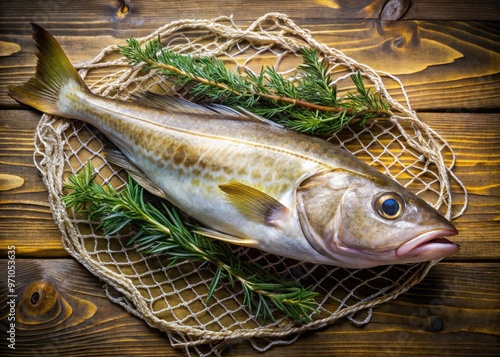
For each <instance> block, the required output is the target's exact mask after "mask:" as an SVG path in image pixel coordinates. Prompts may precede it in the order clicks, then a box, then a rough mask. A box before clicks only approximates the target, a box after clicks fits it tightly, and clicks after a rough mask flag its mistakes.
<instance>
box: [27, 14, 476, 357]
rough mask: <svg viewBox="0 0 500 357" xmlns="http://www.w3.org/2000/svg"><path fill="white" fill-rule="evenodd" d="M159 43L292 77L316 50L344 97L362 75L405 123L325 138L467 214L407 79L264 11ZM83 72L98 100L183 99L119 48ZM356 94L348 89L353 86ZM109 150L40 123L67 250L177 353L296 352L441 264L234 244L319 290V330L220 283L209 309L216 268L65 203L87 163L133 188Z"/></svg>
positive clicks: (359, 318)
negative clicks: (103, 224) (169, 262)
mask: <svg viewBox="0 0 500 357" xmlns="http://www.w3.org/2000/svg"><path fill="white" fill-rule="evenodd" d="M157 38H159V39H161V41H162V44H163V45H164V46H168V48H169V49H170V50H172V51H175V52H178V53H186V54H189V55H191V56H195V57H196V56H209V57H215V58H219V59H222V60H224V61H225V63H226V64H227V65H228V66H230V67H231V68H234V70H235V71H242V70H253V71H258V70H259V69H260V68H261V66H262V63H263V62H265V63H267V64H269V63H272V64H273V65H274V66H275V67H276V68H277V69H278V70H279V71H280V72H281V73H283V74H284V75H290V76H293V75H294V74H296V73H297V71H296V67H297V65H298V64H299V62H300V57H299V56H298V54H297V53H298V51H299V49H300V48H303V47H309V48H313V49H316V51H318V53H319V54H320V56H321V57H323V58H326V59H328V61H329V62H330V63H331V65H332V70H331V76H332V78H333V79H334V82H335V84H337V85H338V88H347V90H348V89H349V88H348V84H347V82H348V79H349V75H350V74H352V73H354V72H356V71H360V72H361V74H362V76H363V77H364V79H365V80H366V81H367V83H368V84H371V86H372V87H373V89H374V91H376V92H378V93H379V94H380V95H381V96H382V97H383V98H385V100H386V101H387V102H388V103H389V105H390V109H391V111H392V112H394V113H397V114H394V115H393V116H392V117H390V118H388V119H379V120H373V121H370V122H368V123H367V124H366V125H365V126H358V125H353V126H349V127H348V128H346V129H343V130H341V131H339V132H338V133H336V134H335V135H333V136H332V137H330V138H329V139H328V140H330V141H331V142H332V143H334V144H336V145H339V146H340V147H343V148H345V149H346V150H349V151H351V152H352V153H354V154H355V155H357V156H358V157H359V158H360V159H362V160H364V161H365V162H366V163H368V164H370V165H373V166H374V167H376V168H377V169H379V170H381V171H382V172H384V173H385V174H386V175H388V176H390V177H392V178H394V179H395V180H398V181H399V182H400V183H402V184H403V185H405V186H406V187H408V188H409V189H410V190H412V191H414V192H415V193H417V194H418V195H419V196H421V197H423V198H424V199H425V200H427V201H428V202H429V203H431V204H432V205H434V207H436V208H437V209H439V210H440V211H441V212H442V213H443V215H445V216H446V217H447V218H453V216H458V215H460V214H461V213H462V212H463V210H464V209H465V205H466V191H465V188H464V186H463V185H462V183H461V182H460V181H459V180H458V179H457V178H456V177H455V175H454V174H453V172H452V171H451V170H452V168H453V166H454V163H455V158H454V154H453V151H452V150H451V148H450V146H449V145H448V144H447V143H446V141H445V140H443V138H442V137H441V136H439V134H437V133H436V132H435V131H434V130H432V129H431V128H430V127H429V126H427V125H426V124H424V123H423V122H421V121H420V120H419V119H418V117H417V116H416V113H415V112H414V111H413V110H412V109H411V107H410V103H409V101H408V98H407V96H406V93H405V91H404V88H403V86H402V84H401V82H400V81H399V80H398V79H397V78H395V77H394V76H392V75H390V74H388V73H382V72H380V71H375V70H373V69H371V68H370V67H368V66H366V65H363V64H361V63H358V62H356V61H355V60H353V59H352V58H349V57H347V56H345V55H344V54H343V53H342V52H340V51H337V50H335V49H334V48H330V47H328V46H326V45H325V44H322V43H320V42H318V41H317V40H315V38H314V37H313V36H312V35H311V33H310V32H309V31H307V30H305V29H302V28H300V27H299V26H297V25H296V24H295V23H294V22H293V21H291V20H290V19H289V18H288V17H287V16H285V15H283V14H277V13H271V14H267V15H265V16H263V17H262V18H259V19H258V20H256V21H255V22H254V23H252V24H251V25H250V26H249V27H247V28H244V29H242V28H240V27H238V26H237V25H236V24H235V22H234V21H233V19H232V18H228V17H220V18H216V19H213V20H182V21H176V22H172V23H169V24H167V25H165V26H163V27H161V28H159V29H158V30H156V31H155V32H153V33H151V34H150V35H149V36H147V37H145V38H142V39H139V42H140V43H145V42H147V41H150V40H152V39H157ZM264 59H265V60H264ZM76 68H77V69H78V70H79V71H80V75H81V76H82V77H83V78H84V79H85V80H86V82H87V83H88V84H89V85H90V88H91V90H92V91H93V92H94V93H97V94H100V95H102V96H108V97H111V98H117V99H123V100H126V99H128V98H129V97H130V96H131V95H132V94H134V93H137V92H141V91H145V90H147V89H149V88H151V87H152V86H154V87H155V88H156V90H158V89H160V90H164V91H165V92H169V94H172V91H175V90H176V88H173V87H172V86H170V85H168V83H166V82H165V78H161V77H159V76H158V74H156V73H154V72H144V71H142V68H143V64H139V65H137V66H134V67H131V66H130V65H129V63H128V61H127V60H126V59H125V58H124V57H122V56H121V54H120V51H119V48H118V47H117V46H110V47H107V48H105V49H103V50H102V52H101V53H100V54H99V55H98V56H97V57H96V58H95V59H93V60H92V61H88V62H85V63H81V64H79V65H77V66H76ZM388 83H390V86H389V85H388ZM350 85H351V89H352V82H350ZM387 88H390V90H388V89H387ZM177 94H181V95H182V94H183V93H177ZM341 94H342V93H339V95H341ZM105 142H106V139H105V138H103V137H102V135H101V134H100V133H99V132H98V131H97V130H96V129H94V128H92V127H91V126H89V125H86V124H84V123H81V122H78V121H71V120H66V119H61V118H55V117H52V116H48V115H43V117H42V119H41V121H40V123H39V125H38V128H37V133H36V139H35V163H36V165H37V167H38V169H39V170H40V171H41V173H42V174H43V180H44V182H45V184H46V186H47V188H48V191H49V199H50V204H51V208H52V212H53V215H54V218H55V221H56V223H57V225H58V226H59V228H60V230H61V233H62V240H63V244H64V247H65V248H66V250H67V251H68V252H69V253H70V254H71V255H72V256H73V257H75V258H76V259H77V260H78V261H79V262H80V263H82V264H83V265H84V266H85V267H86V268H87V269H88V270H89V271H90V272H91V273H92V274H94V275H95V276H97V277H99V278H100V279H101V280H102V281H103V282H104V283H105V284H104V288H105V289H106V293H107V295H108V297H109V298H110V299H111V300H112V301H113V302H115V303H118V304H120V305H122V306H123V307H124V308H125V309H127V310H128V311H129V312H131V313H132V314H134V315H136V316H138V317H140V318H142V319H143V320H145V321H146V322H147V323H148V324H149V325H150V326H153V327H155V328H158V329H160V330H162V331H164V332H165V333H166V335H167V336H168V338H169V339H170V343H171V345H173V346H174V347H177V348H184V349H185V351H186V353H187V354H189V355H191V354H198V355H200V356H204V355H212V354H216V355H219V354H220V353H221V351H222V350H223V349H224V348H225V347H227V346H228V345H230V344H232V343H236V342H238V341H242V340H249V341H250V343H251V344H252V346H253V347H254V348H255V349H256V350H259V351H265V350H267V349H268V348H270V347H271V346H273V345H278V344H288V343H292V342H293V341H295V340H296V339H297V338H298V336H300V334H301V333H302V332H305V331H307V330H311V329H317V328H320V327H323V326H325V325H327V324H331V323H333V322H335V321H336V320H338V319H339V318H341V317H347V318H349V319H350V320H351V322H353V323H355V324H358V325H359V324H365V323H367V322H368V321H369V320H370V317H371V309H372V308H373V307H374V306H376V305H378V304H381V303H383V302H386V301H388V300H391V299H394V298H395V297H397V296H398V295H399V294H401V293H403V292H405V291H407V290H408V289H409V288H410V287H412V286H413V285H414V284H416V283H418V282H419V281H421V280H422V279H423V278H424V277H425V275H426V274H427V273H428V271H429V269H430V268H431V267H432V266H433V265H434V264H435V263H436V262H427V263H420V264H409V265H396V266H382V267H377V268H372V269H359V270H352V269H350V270H349V269H344V268H338V267H332V266H321V265H314V264H309V263H302V262H297V261H293V260H290V259H285V258H281V257H276V256H272V255H269V254H265V253H261V252H259V253H258V256H257V258H256V257H255V254H256V252H255V251H252V250H250V249H248V248H241V247H234V248H233V249H234V251H235V254H241V257H242V259H248V260H256V261H258V262H259V263H260V264H261V265H263V266H265V268H266V269H267V270H268V271H270V272H272V273H273V274H276V275H280V276H283V277H286V278H287V279H293V280H296V281H298V282H299V283H302V284H305V285H307V286H310V285H311V286H313V289H314V291H316V292H318V293H319V296H318V297H317V299H316V300H317V302H318V303H319V309H318V311H317V313H314V314H312V316H311V317H312V321H311V322H310V323H306V324H303V325H297V324H295V323H294V322H293V321H290V320H288V319H287V318H286V317H284V316H280V315H279V314H278V313H277V314H276V320H275V321H267V322H265V323H262V322H261V321H258V320H256V319H255V317H254V316H253V315H252V314H250V313H249V312H248V311H247V310H246V309H245V307H244V306H243V303H242V299H243V294H242V292H241V291H237V290H235V289H234V288H232V287H231V286H230V284H229V283H228V284H226V285H224V284H220V286H218V287H217V289H216V290H215V292H214V294H213V298H212V299H211V300H210V301H209V302H208V303H207V302H206V297H207V294H208V290H209V286H210V282H211V278H212V277H213V274H214V271H213V270H212V269H211V267H210V266H208V265H205V266H200V265H199V264H194V263H190V262H182V263H178V264H175V265H173V266H170V267H168V268H166V263H165V261H166V260H165V256H164V255H162V254H160V255H154V256H151V255H143V254H141V253H139V252H138V251H137V249H136V248H134V247H133V246H127V245H126V243H127V241H128V240H129V239H130V237H131V236H132V234H133V232H131V233H130V234H115V235H112V236H103V233H102V232H101V231H99V230H97V229H96V227H97V222H89V221H87V220H84V219H82V217H81V216H79V215H77V214H75V213H74V212H73V211H72V210H67V209H66V207H65V206H64V204H63V203H62V201H61V197H62V195H63V194H64V193H65V189H64V182H65V181H66V179H67V177H68V176H69V175H71V174H76V173H78V172H79V171H80V170H81V169H82V168H83V167H84V166H85V165H86V164H87V162H88V160H91V161H92V163H93V166H94V168H95V171H96V174H97V180H99V181H100V182H102V183H109V184H111V185H113V186H114V187H115V188H117V189H120V188H121V187H123V186H124V185H125V184H126V175H125V173H124V172H123V171H121V170H119V169H118V168H116V167H114V166H112V165H111V164H109V163H108V162H107V161H106V159H105V158H104V156H103V154H102V152H103V146H104V145H105ZM452 190H453V191H454V192H459V193H460V194H462V195H463V196H464V197H465V199H464V202H465V204H464V205H463V207H461V208H460V211H459V212H453V211H452V208H453V207H452V198H453V197H452Z"/></svg>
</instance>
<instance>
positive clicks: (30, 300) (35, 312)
mask: <svg viewBox="0 0 500 357" xmlns="http://www.w3.org/2000/svg"><path fill="white" fill-rule="evenodd" d="M62 310H63V304H61V296H60V295H59V293H58V292H57V290H56V289H55V287H54V286H53V285H52V284H51V283H49V282H47V281H44V280H41V281H36V282H34V283H31V284H30V285H28V286H27V287H26V288H25V289H24V291H23V293H22V295H21V299H20V301H19V305H18V312H19V315H18V319H19V321H20V322H22V323H26V324H33V323H43V322H44V321H51V320H53V319H54V318H56V317H58V316H60V315H61V313H62Z"/></svg>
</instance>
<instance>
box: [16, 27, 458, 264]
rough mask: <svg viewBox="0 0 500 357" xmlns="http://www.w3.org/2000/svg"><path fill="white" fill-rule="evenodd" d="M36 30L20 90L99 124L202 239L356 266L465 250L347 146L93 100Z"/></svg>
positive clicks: (220, 109)
mask: <svg viewBox="0 0 500 357" xmlns="http://www.w3.org/2000/svg"><path fill="white" fill-rule="evenodd" d="M32 28H33V39H34V42H35V44H36V48H37V51H36V52H37V53H36V55H37V58H38V59H37V65H36V73H35V76H34V77H32V78H31V79H29V80H28V81H27V82H26V83H24V84H23V85H20V86H11V87H9V95H10V96H11V97H12V98H14V99H15V100H17V101H19V102H21V103H24V104H26V105H29V106H31V107H33V108H35V109H38V110H40V111H42V112H45V113H48V114H51V115H55V116H58V117H64V118H68V119H75V120H81V121H84V122H86V123H88V124H90V125H92V126H94V127H96V128H97V129H98V130H100V131H101V132H102V133H103V134H104V135H105V136H106V137H107V138H108V139H109V140H110V141H111V142H113V143H114V145H116V147H117V148H118V150H108V152H107V153H106V158H107V160H108V161H109V162H112V163H114V164H116V165H118V166H119V167H122V168H124V169H126V170H127V172H128V173H129V174H130V175H131V176H132V177H133V178H134V179H135V180H136V181H137V182H138V183H139V184H140V185H141V186H142V187H144V188H145V189H146V190H148V191H150V192H151V193H153V194H155V195H157V196H160V197H162V198H164V199H166V200H168V201H169V202H171V203H172V204H173V205H175V206H176V207H178V208H179V209H181V210H182V211H183V212H185V213H186V214H187V215H189V216H191V217H193V218H194V219H196V220H197V221H199V222H200V224H201V228H199V229H198V230H197V232H198V233H199V234H202V235H205V236H207V237H210V238H211V239H215V240H219V241H223V242H226V243H231V244H236V245H240V246H246V247H253V248H258V249H260V250H262V251H264V252H267V253H270V254H275V255H278V256H282V257H285V258H291V259H295V260H299V261H302V262H310V263H314V264H324V265H333V266H339V267H345V268H352V269H360V268H369V267H374V266H379V265H392V264H407V263H419V262H424V261H430V260H439V259H442V258H444V257H447V256H449V255H452V254H455V253H457V252H458V251H459V249H460V247H459V245H458V244H455V243H453V242H451V241H450V240H449V239H447V238H448V237H450V236H454V235H456V234H458V231H457V229H456V228H455V226H454V225H453V224H452V223H451V222H450V221H449V220H447V219H446V218H445V217H443V216H442V215H441V214H439V212H438V211H437V210H436V209H434V208H433V207H432V206H430V205H429V204H427V203H426V202H425V201H424V200H422V199H421V198H419V197H418V196H417V195H415V194H414V193H412V192H411V191H409V190H408V189H406V188H405V187H403V186H402V185H400V184H399V183H397V182H396V181H394V180H392V179H390V178H389V177H387V176H385V175H384V174H382V173H380V172H379V171H377V170H376V169H374V168H373V167H371V166H369V165H367V164H365V163H364V162H362V161H361V160H359V159H358V158H356V157H355V156H354V155H352V154H351V153H349V152H347V151H346V150H343V149H341V148H338V147H336V146H335V145H333V144H331V143H329V142H328V141H326V140H323V139H321V138H316V137H312V136H308V135H305V134H301V133H297V132H294V131H291V130H287V129H286V128H284V127H282V126H280V125H277V124H273V123H272V122H270V121H269V120H267V119H264V118H262V117H260V116H257V115H254V114H252V113H250V112H247V111H245V110H235V109H232V108H228V107H225V106H222V105H217V104H203V105H202V104H197V103H194V102H191V101H187V100H185V99H182V98H177V97H174V96H168V95H159V94H154V93H150V92H146V93H145V94H143V95H140V96H138V97H137V98H133V99H132V100H127V101H123V100H115V99H110V98H106V97H102V96H99V95H96V94H93V93H92V92H91V91H90V90H89V88H88V87H87V85H86V84H85V82H84V81H83V79H82V78H81V77H80V76H79V75H78V72H77V71H76V70H75V68H74V67H73V66H72V64H71V63H70V61H69V59H68V58H67V56H66V54H65V53H64V50H63V49H62V48H61V46H60V45H59V44H58V42H57V41H56V39H55V38H54V37H53V36H52V35H51V34H50V33H49V32H48V31H46V30H44V29H43V28H42V27H40V26H38V25H36V24H32Z"/></svg>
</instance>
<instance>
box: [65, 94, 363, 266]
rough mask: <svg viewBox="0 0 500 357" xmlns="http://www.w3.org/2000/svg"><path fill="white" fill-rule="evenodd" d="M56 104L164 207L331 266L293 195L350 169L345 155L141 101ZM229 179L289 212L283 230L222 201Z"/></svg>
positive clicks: (265, 129) (249, 125) (69, 99)
mask: <svg viewBox="0 0 500 357" xmlns="http://www.w3.org/2000/svg"><path fill="white" fill-rule="evenodd" d="M75 95H76V97H75ZM60 103H61V104H60V105H61V107H62V109H63V111H64V112H65V113H67V115H68V116H70V117H72V118H76V119H81V120H83V121H86V122H88V123H90V124H92V125H93V126H95V127H97V128H98V129H99V130H100V131H102V132H103V133H104V134H105V135H106V136H107V137H108V138H109V139H110V140H111V141H113V142H114V143H115V144H116V145H117V146H118V147H119V148H120V150H122V151H123V152H124V153H125V155H126V156H127V157H128V158H129V159H130V160H131V161H132V162H133V164H134V165H136V166H137V167H139V168H140V169H141V170H142V171H143V172H144V173H145V174H146V176H147V177H148V178H150V179H151V180H152V181H153V182H154V183H155V184H156V185H158V186H159V187H160V188H161V189H162V191H163V192H164V193H165V195H166V198H167V199H168V200H169V201H170V202H172V203H173V204H174V205H176V206H177V207H179V208H181V209H182V210H184V211H185V212H186V213H187V214H189V215H190V216H192V217H194V218H196V219H197V220H199V221H200V222H202V223H205V224H207V225H208V226H210V227H212V228H214V229H216V230H218V231H222V232H225V233H228V234H231V235H234V236H237V237H243V238H252V239H257V238H256V237H259V240H258V243H259V248H260V249H263V250H266V251H268V252H272V253H275V254H279V255H283V249H286V252H287V254H286V255H287V256H289V257H293V258H295V259H303V258H304V255H307V254H309V255H310V256H311V258H309V260H314V262H322V263H327V262H328V261H330V260H331V259H330V258H326V259H325V257H324V256H322V255H321V254H319V253H318V252H317V251H316V250H315V249H314V248H312V247H311V246H310V244H309V243H308V242H307V240H305V239H304V237H303V234H302V229H301V228H300V223H299V221H298V217H297V213H296V210H295V206H296V204H295V191H296V189H297V186H298V185H299V184H300V182H302V181H303V180H304V179H306V178H307V177H310V176H312V175H314V174H316V173H318V172H321V171H325V170H328V169H330V168H332V167H333V166H332V165H336V167H337V168H338V167H344V166H345V165H347V164H348V165H350V166H352V161H353V158H352V157H351V155H349V154H346V153H345V152H344V151H340V150H338V149H337V148H335V147H333V146H332V145H330V144H328V143H326V142H325V141H324V140H320V139H315V138H310V137H306V136H303V135H298V134H296V133H293V132H289V131H286V130H283V129H279V128H275V127H272V126H269V125H267V124H265V123H257V122H254V121H248V120H243V119H237V118H234V117H233V118H231V117H229V118H224V117H222V116H220V115H212V116H207V115H196V114H183V113H166V112H165V111H164V110H161V109H156V108H150V107H145V106H144V105H141V104H139V103H134V102H132V103H127V102H117V101H113V100H109V99H106V98H102V97H97V96H93V95H89V94H88V93H78V92H76V91H75V90H74V89H73V88H68V90H63V91H62V95H61V100H60ZM165 123H168V124H165ZM328 152H329V154H328ZM327 160H328V161H329V162H327ZM342 161H343V162H344V163H345V165H342ZM355 162H357V161H355ZM365 169H366V167H365V166H362V165H361V167H359V168H358V170H359V172H360V173H361V174H366V173H363V171H366V170H365ZM345 170H347V171H353V170H354V168H353V167H350V168H345ZM231 181H237V182H240V183H243V184H246V185H248V186H251V187H254V188H257V189H258V190H261V191H262V192H265V193H267V194H268V195H270V196H272V197H274V198H275V199H277V200H278V201H280V202H281V203H282V204H283V205H284V206H286V207H288V208H289V209H291V210H292V211H293V212H294V216H293V218H292V219H291V220H290V222H289V224H287V225H286V226H283V227H270V226H268V225H266V224H260V225H259V224H258V223H256V222H253V221H249V220H248V219H247V218H246V217H244V216H243V215H242V214H241V213H240V212H239V211H238V210H237V209H236V208H235V207H234V206H232V205H231V204H230V203H228V201H227V199H226V197H225V194H224V192H223V191H222V190H221V189H220V188H219V185H221V184H226V183H228V182H231ZM276 241H280V242H281V243H280V244H276Z"/></svg>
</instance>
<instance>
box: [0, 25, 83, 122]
mask: <svg viewBox="0 0 500 357" xmlns="http://www.w3.org/2000/svg"><path fill="white" fill-rule="evenodd" d="M31 27H32V29H33V39H34V40H35V43H36V47H37V53H36V56H37V57H38V61H37V64H36V74H35V76H34V77H33V78H31V79H30V80H28V82H26V83H25V84H23V85H22V86H10V87H9V95H10V96H11V97H12V98H14V99H15V100H17V101H19V102H21V103H24V104H27V105H29V106H32V107H34V108H36V109H38V110H40V111H42V112H45V113H49V114H52V115H58V116H64V110H63V108H62V106H61V105H60V93H61V90H62V89H63V88H65V87H66V86H68V85H71V88H72V90H75V89H76V90H80V91H85V92H90V91H89V89H88V88H87V86H86V85H85V83H84V82H83V80H82V78H81V77H80V76H79V74H78V72H77V71H76V69H75V68H74V67H73V65H72V64H71V62H70V61H69V59H68V57H67V56H66V54H65V53H64V51H63V49H62V48H61V46H60V45H59V43H57V41H56V39H55V38H54V37H53V36H52V35H51V34H50V33H49V32H48V31H46V30H44V29H43V28H42V27H40V26H38V25H36V24H34V23H32V24H31Z"/></svg>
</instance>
